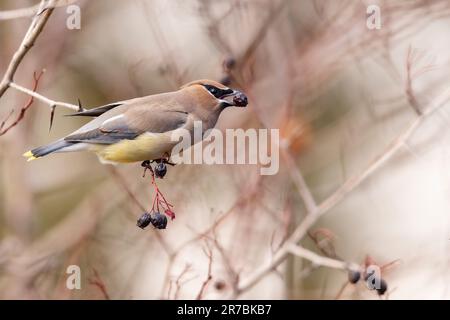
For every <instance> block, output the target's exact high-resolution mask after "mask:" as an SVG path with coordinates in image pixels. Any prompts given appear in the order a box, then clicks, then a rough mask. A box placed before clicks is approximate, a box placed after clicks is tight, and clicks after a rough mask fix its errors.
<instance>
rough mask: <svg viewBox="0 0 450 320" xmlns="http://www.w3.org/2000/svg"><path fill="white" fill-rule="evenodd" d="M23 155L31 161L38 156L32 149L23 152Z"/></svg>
mask: <svg viewBox="0 0 450 320" xmlns="http://www.w3.org/2000/svg"><path fill="white" fill-rule="evenodd" d="M23 156H24V157H25V158H28V159H27V161H31V160H34V159H37V157H35V156H34V155H33V153H32V152H31V151H27V152H25V153H24V154H23Z"/></svg>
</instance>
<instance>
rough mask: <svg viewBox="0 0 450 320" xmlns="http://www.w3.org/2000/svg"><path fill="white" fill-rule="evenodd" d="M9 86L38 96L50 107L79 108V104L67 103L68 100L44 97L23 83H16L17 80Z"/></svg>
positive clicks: (32, 95)
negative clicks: (62, 100) (23, 85)
mask: <svg viewBox="0 0 450 320" xmlns="http://www.w3.org/2000/svg"><path fill="white" fill-rule="evenodd" d="M9 86H10V87H11V88H14V89H16V90H17V91H20V92H23V93H25V94H27V95H29V96H31V97H34V98H36V99H37V100H39V101H41V102H44V103H45V104H48V106H49V107H51V108H52V107H63V108H67V109H71V110H75V111H78V110H79V106H77V105H74V104H71V103H67V102H61V101H55V100H52V99H49V98H47V97H44V96H43V95H41V94H39V93H37V92H34V91H32V90H30V89H27V88H25V87H22V86H21V85H18V84H16V83H15V82H10V83H9Z"/></svg>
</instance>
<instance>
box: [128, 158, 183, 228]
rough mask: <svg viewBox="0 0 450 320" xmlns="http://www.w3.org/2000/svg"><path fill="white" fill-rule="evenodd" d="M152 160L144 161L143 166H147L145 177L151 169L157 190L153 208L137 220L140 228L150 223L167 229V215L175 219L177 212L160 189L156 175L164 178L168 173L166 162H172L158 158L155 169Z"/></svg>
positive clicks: (153, 182)
mask: <svg viewBox="0 0 450 320" xmlns="http://www.w3.org/2000/svg"><path fill="white" fill-rule="evenodd" d="M152 162H153V161H144V162H143V163H142V167H144V168H145V169H144V177H145V171H146V170H150V172H151V178H152V185H153V187H154V191H155V192H154V196H153V202H152V209H151V210H150V211H149V212H144V213H143V214H142V216H141V217H140V218H139V219H138V220H137V223H136V224H137V226H138V227H139V228H142V229H144V228H145V227H147V226H148V225H149V224H150V223H151V224H152V225H153V226H154V227H155V228H156V229H165V228H166V227H167V217H169V218H170V219H171V220H173V219H175V212H173V210H172V208H173V205H171V204H170V203H169V202H168V201H167V200H166V198H165V197H164V195H163V194H162V192H161V190H159V188H158V185H157V184H156V180H155V177H156V178H160V179H162V178H164V176H165V175H166V173H167V166H166V163H167V164H171V163H170V162H168V160H158V161H156V162H157V164H156V166H155V168H154V169H153V168H152V166H151V163H152ZM161 212H163V213H161ZM166 216H167V217H166Z"/></svg>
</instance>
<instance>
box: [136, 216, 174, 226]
mask: <svg viewBox="0 0 450 320" xmlns="http://www.w3.org/2000/svg"><path fill="white" fill-rule="evenodd" d="M150 223H151V224H152V225H153V226H154V227H155V228H156V229H165V228H166V226H167V217H166V216H165V215H163V214H161V213H159V212H153V213H148V212H144V214H143V215H142V216H141V217H140V218H139V219H138V221H137V223H136V225H137V226H138V227H139V228H141V229H145V227H147V226H148V225H149V224H150Z"/></svg>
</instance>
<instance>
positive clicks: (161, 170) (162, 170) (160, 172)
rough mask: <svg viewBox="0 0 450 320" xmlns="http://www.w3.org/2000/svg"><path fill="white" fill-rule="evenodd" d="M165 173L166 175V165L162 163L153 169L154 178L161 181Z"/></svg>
mask: <svg viewBox="0 0 450 320" xmlns="http://www.w3.org/2000/svg"><path fill="white" fill-rule="evenodd" d="M166 173H167V166H166V164H165V163H163V162H160V163H158V164H157V165H156V167H155V176H156V177H157V178H161V179H162V178H164V176H165V175H166Z"/></svg>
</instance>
